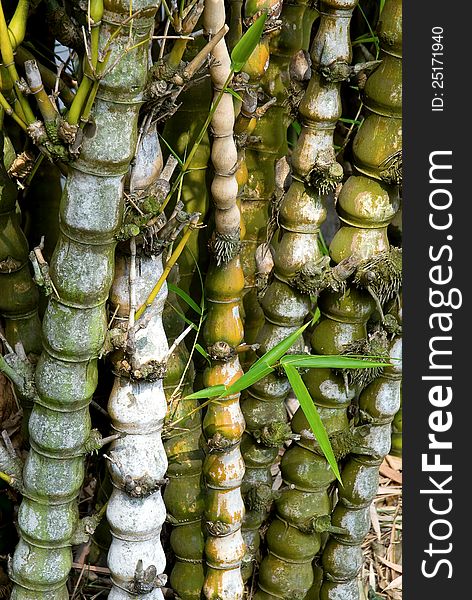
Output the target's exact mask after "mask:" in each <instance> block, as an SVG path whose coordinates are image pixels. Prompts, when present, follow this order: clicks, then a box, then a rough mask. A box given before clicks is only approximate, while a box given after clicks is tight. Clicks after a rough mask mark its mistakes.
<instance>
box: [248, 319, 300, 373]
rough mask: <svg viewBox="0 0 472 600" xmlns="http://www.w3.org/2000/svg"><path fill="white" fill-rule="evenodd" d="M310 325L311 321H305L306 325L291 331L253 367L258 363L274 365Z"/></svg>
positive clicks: (255, 364) (254, 365)
mask: <svg viewBox="0 0 472 600" xmlns="http://www.w3.org/2000/svg"><path fill="white" fill-rule="evenodd" d="M308 325H310V323H305V325H302V326H301V327H300V328H299V329H297V330H296V331H294V332H293V333H291V334H290V335H289V336H287V337H286V338H285V339H284V340H282V341H281V342H279V343H278V344H277V345H276V346H274V347H273V348H272V349H271V350H269V351H268V352H266V353H265V354H264V355H263V356H261V357H260V358H259V359H258V360H256V362H255V363H254V364H253V365H252V367H251V369H253V368H255V367H256V366H257V365H260V364H264V365H266V366H273V365H274V364H275V363H276V362H277V361H278V360H279V359H280V357H281V356H283V355H284V354H285V353H286V352H287V350H289V349H290V348H291V347H292V346H293V344H294V343H295V342H296V341H297V339H298V338H299V337H300V336H301V334H302V333H303V332H304V331H305V329H306V328H307V327H308Z"/></svg>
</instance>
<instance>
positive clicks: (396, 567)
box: [377, 555, 403, 573]
mask: <svg viewBox="0 0 472 600" xmlns="http://www.w3.org/2000/svg"><path fill="white" fill-rule="evenodd" d="M377 558H378V559H379V560H380V562H381V563H383V564H384V565H386V566H387V567H390V568H391V569H393V570H394V571H396V572H397V573H403V571H402V566H401V565H397V564H396V563H393V562H392V561H390V560H387V559H386V558H382V557H381V556H379V555H377Z"/></svg>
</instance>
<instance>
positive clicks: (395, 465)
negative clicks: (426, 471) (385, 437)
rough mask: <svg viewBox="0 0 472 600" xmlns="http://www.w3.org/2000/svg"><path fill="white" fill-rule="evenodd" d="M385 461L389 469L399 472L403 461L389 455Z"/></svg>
mask: <svg viewBox="0 0 472 600" xmlns="http://www.w3.org/2000/svg"><path fill="white" fill-rule="evenodd" d="M385 460H386V462H387V464H388V466H389V467H390V468H392V469H393V470H394V471H401V470H402V464H403V461H402V459H401V458H400V457H399V456H392V455H391V454H389V455H387V456H386V457H385Z"/></svg>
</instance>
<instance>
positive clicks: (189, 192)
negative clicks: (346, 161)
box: [163, 80, 211, 301]
mask: <svg viewBox="0 0 472 600" xmlns="http://www.w3.org/2000/svg"><path fill="white" fill-rule="evenodd" d="M181 100H182V105H181V106H180V108H179V111H178V113H177V114H176V115H174V116H173V117H171V118H170V119H169V120H168V121H167V123H166V125H165V128H164V132H163V138H164V139H165V140H166V142H168V143H169V144H171V146H172V149H173V150H174V151H175V152H177V154H178V155H179V156H182V157H183V156H185V155H186V154H188V152H189V149H190V148H192V147H193V145H194V143H195V141H196V138H197V136H198V133H199V132H200V130H201V128H202V126H203V124H204V122H205V118H206V115H207V114H208V110H209V108H210V103H211V86H210V83H209V81H208V80H204V81H203V82H201V83H199V84H198V85H196V86H194V87H191V88H190V89H189V90H188V91H187V92H185V93H184V94H182V96H181ZM209 159H210V141H209V136H208V133H206V134H205V135H204V137H203V139H202V141H201V142H200V144H199V146H198V149H197V151H196V153H195V155H194V157H193V159H192V160H191V161H190V164H189V172H188V173H187V174H186V175H185V177H184V180H183V183H182V191H181V194H180V199H181V200H182V202H183V203H184V210H185V211H186V212H188V213H192V212H199V213H200V214H201V215H202V220H203V222H205V221H206V215H207V213H208V208H209V204H210V199H209V189H208V187H209V186H208V184H207V177H208V176H207V165H208V161H209ZM207 241H208V233H207V230H206V229H196V230H194V231H193V232H192V234H191V236H190V238H189V241H188V243H187V245H186V247H185V249H184V251H183V253H182V254H181V256H180V258H179V260H178V264H179V272H180V284H179V285H180V287H181V288H182V289H183V290H184V291H185V292H187V293H190V294H191V295H192V297H193V298H195V299H196V300H197V301H198V296H199V295H200V294H201V285H200V281H199V278H198V277H197V275H196V268H195V265H196V264H198V265H199V268H200V270H201V271H202V272H203V273H204V272H206V269H207V266H208V253H207V252H206V244H207Z"/></svg>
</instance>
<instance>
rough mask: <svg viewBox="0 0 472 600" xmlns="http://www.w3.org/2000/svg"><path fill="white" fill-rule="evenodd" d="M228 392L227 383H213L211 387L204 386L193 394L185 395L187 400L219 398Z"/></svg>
mask: <svg viewBox="0 0 472 600" xmlns="http://www.w3.org/2000/svg"><path fill="white" fill-rule="evenodd" d="M225 392H226V386H225V385H222V384H220V385H212V386H211V387H207V388H204V389H203V390H199V391H198V392H194V393H193V394H189V395H188V396H185V400H201V399H204V398H217V397H218V396H221V395H222V394H224V393H225Z"/></svg>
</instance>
